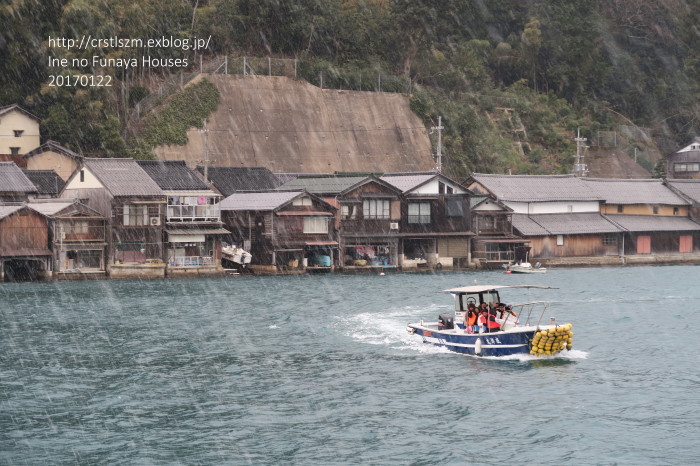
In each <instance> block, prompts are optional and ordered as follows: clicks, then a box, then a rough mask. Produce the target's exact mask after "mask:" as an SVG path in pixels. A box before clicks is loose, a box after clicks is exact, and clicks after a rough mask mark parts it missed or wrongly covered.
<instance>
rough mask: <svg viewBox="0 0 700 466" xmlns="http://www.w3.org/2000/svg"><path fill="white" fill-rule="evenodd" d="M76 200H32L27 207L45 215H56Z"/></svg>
mask: <svg viewBox="0 0 700 466" xmlns="http://www.w3.org/2000/svg"><path fill="white" fill-rule="evenodd" d="M74 202H75V201H74V200H73V199H66V200H60V199H57V200H56V202H30V203H29V204H27V207H29V208H31V209H34V210H36V211H37V212H39V213H41V214H44V215H55V214H56V213H57V212H60V211H62V210H63V209H65V208H66V207H70V206H71V205H73V203H74Z"/></svg>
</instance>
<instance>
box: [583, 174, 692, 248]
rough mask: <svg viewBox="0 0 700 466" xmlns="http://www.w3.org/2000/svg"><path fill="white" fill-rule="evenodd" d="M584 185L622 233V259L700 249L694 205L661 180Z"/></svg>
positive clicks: (595, 181)
mask: <svg viewBox="0 0 700 466" xmlns="http://www.w3.org/2000/svg"><path fill="white" fill-rule="evenodd" d="M583 181H584V182H585V183H586V184H587V185H588V186H589V187H590V188H591V189H592V190H593V191H594V192H595V193H596V194H597V195H599V196H600V197H601V198H603V199H604V201H603V203H602V204H601V207H600V209H601V212H602V213H603V214H604V215H606V217H607V218H608V219H609V220H612V221H613V222H614V223H615V224H617V225H618V226H620V227H621V228H622V229H623V231H624V233H625V234H624V236H623V237H622V241H623V244H621V245H620V250H621V251H622V254H623V255H633V254H667V253H690V252H693V251H694V250H697V249H698V248H699V247H700V245H699V244H698V239H699V236H698V235H699V234H700V225H698V224H697V223H696V222H694V221H692V220H691V219H690V218H689V214H690V208H691V205H692V203H691V202H689V201H688V200H687V199H685V198H683V197H681V196H679V195H678V194H676V193H675V192H673V190H671V189H670V188H669V187H668V186H666V185H665V184H664V183H663V181H662V180H659V179H610V178H587V179H584V180H583Z"/></svg>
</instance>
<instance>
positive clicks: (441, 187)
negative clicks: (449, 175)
mask: <svg viewBox="0 0 700 466" xmlns="http://www.w3.org/2000/svg"><path fill="white" fill-rule="evenodd" d="M438 193H440V194H445V183H443V182H442V181H439V182H438Z"/></svg>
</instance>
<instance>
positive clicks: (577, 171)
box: [571, 129, 588, 176]
mask: <svg viewBox="0 0 700 466" xmlns="http://www.w3.org/2000/svg"><path fill="white" fill-rule="evenodd" d="M574 141H576V155H574V158H575V159H576V162H574V168H573V170H572V171H571V173H572V174H574V175H575V176H588V165H586V164H585V163H584V162H583V153H584V152H585V151H586V150H587V149H588V146H586V145H585V144H584V143H585V142H586V141H587V139H586V138H582V137H581V130H580V129H579V130H578V132H577V137H575V138H574Z"/></svg>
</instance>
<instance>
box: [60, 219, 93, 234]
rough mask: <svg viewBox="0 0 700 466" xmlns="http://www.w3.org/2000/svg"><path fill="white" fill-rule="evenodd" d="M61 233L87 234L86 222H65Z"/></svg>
mask: <svg viewBox="0 0 700 466" xmlns="http://www.w3.org/2000/svg"><path fill="white" fill-rule="evenodd" d="M63 232H64V233H65V234H66V235H71V234H85V233H87V232H88V222H65V223H64V226H63Z"/></svg>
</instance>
